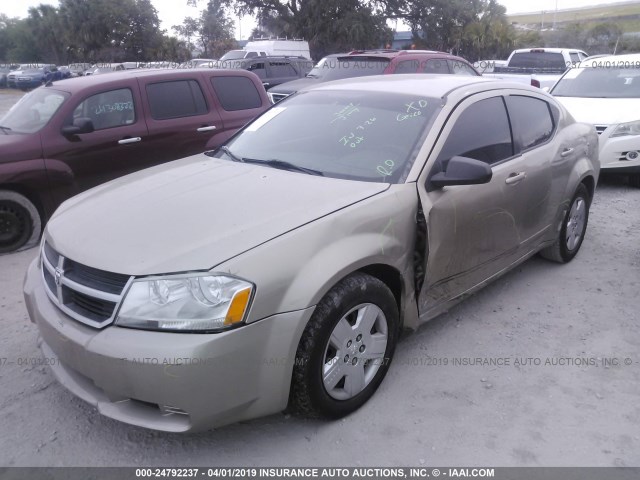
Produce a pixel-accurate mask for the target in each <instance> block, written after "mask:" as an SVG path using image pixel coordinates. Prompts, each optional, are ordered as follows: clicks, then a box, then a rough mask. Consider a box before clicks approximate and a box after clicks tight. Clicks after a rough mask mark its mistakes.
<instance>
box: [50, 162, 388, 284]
mask: <svg viewBox="0 0 640 480" xmlns="http://www.w3.org/2000/svg"><path fill="white" fill-rule="evenodd" d="M387 188H388V185H387V184H380V183H368V182H355V181H348V180H338V179H333V178H325V177H318V176H312V175H306V174H302V173H295V172H287V171H283V170H277V169H273V168H268V167H263V166H257V165H250V164H241V163H234V162H231V161H225V160H219V159H215V158H210V157H208V156H206V155H196V156H193V157H188V158H185V159H182V160H177V161H175V162H170V163H167V164H164V165H160V166H157V167H153V168H151V169H147V170H143V171H140V172H137V173H134V174H131V175H128V176H126V177H122V178H120V179H117V180H114V181H112V182H109V183H106V184H104V185H101V186H99V187H96V188H94V189H92V190H89V191H87V192H85V193H83V194H80V195H78V196H76V197H73V198H72V199H70V200H68V201H67V202H65V203H64V204H63V205H62V206H61V207H60V208H59V209H58V210H57V211H56V213H55V214H54V216H53V217H52V218H51V220H50V221H49V223H48V225H47V233H46V236H47V238H48V239H49V240H48V241H50V242H51V244H52V246H53V247H54V248H55V249H56V250H57V251H58V252H60V253H61V254H62V255H64V256H66V257H69V258H71V259H73V260H75V261H76V262H79V263H82V264H85V265H88V266H91V267H95V268H99V269H101V270H107V271H111V272H117V273H125V274H129V275H148V274H161V273H171V272H185V271H194V270H208V269H211V268H213V267H214V266H216V265H218V264H220V263H222V262H224V261H226V260H228V259H230V258H232V257H234V256H237V255H239V254H241V253H243V252H245V251H247V250H250V249H252V248H254V247H256V246H258V245H260V244H263V243H265V242H267V241H269V240H271V239H273V238H275V237H277V236H279V235H282V234H284V233H286V232H288V231H290V230H293V229H296V228H298V227H301V226H302V225H304V224H306V223H309V222H312V221H314V220H316V219H318V218H320V217H323V216H326V215H328V214H330V213H332V212H335V211H336V210H339V209H342V208H344V207H346V206H348V205H351V204H354V203H356V202H358V201H361V200H364V199H365V198H368V197H371V196H373V195H376V194H378V193H381V192H383V191H385V190H386V189H387Z"/></svg>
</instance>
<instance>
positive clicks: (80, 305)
mask: <svg viewBox="0 0 640 480" xmlns="http://www.w3.org/2000/svg"><path fill="white" fill-rule="evenodd" d="M42 277H43V280H44V283H45V285H46V291H47V294H48V296H49V298H50V299H51V301H52V302H53V303H54V304H55V305H56V306H57V307H58V308H60V310H62V311H63V312H64V313H66V314H67V315H69V316H70V317H72V318H73V319H75V320H77V321H79V322H82V323H84V324H86V325H90V326H92V327H96V328H103V327H105V326H107V325H109V324H110V323H112V322H113V320H114V317H115V314H116V312H117V308H118V305H119V304H120V302H121V301H122V298H123V294H124V292H125V291H126V288H127V286H128V284H129V282H130V281H131V280H132V278H133V277H130V276H129V275H123V274H119V273H113V272H107V271H104V270H98V269H97V268H93V267H89V266H87V265H82V264H80V263H78V262H75V261H73V260H70V259H68V258H65V257H63V256H62V255H60V254H59V253H58V252H56V251H55V249H54V248H53V247H51V245H49V244H48V243H47V242H45V244H44V248H43V254H42Z"/></svg>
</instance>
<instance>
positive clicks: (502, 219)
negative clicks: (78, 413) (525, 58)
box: [24, 75, 599, 432]
mask: <svg viewBox="0 0 640 480" xmlns="http://www.w3.org/2000/svg"><path fill="white" fill-rule="evenodd" d="M597 151H598V138H597V135H596V132H595V129H594V128H593V127H592V126H588V125H585V124H580V123H576V122H575V121H574V120H573V119H572V118H571V116H570V115H568V114H567V112H566V111H565V109H564V108H563V107H562V106H561V105H559V104H558V103H557V102H556V101H555V100H554V99H553V98H552V97H551V96H549V95H548V94H546V93H544V92H542V91H541V90H539V89H534V88H531V87H528V86H523V85H518V84H511V83H505V82H500V81H489V80H486V79H482V78H478V77H463V78H454V77H453V76H446V77H445V76H439V77H438V76H428V75H419V76H414V75H399V76H397V77H390V76H386V77H366V78H355V79H349V80H345V81H340V82H336V83H327V84H324V85H322V86H319V87H317V88H314V89H312V90H309V91H303V92H300V93H298V94H296V95H294V96H292V97H291V98H288V99H287V100H285V101H283V102H281V103H278V104H277V105H275V106H274V107H272V108H271V109H270V110H268V111H267V112H266V113H265V114H263V115H262V116H261V117H258V118H257V119H256V120H255V121H253V122H252V123H250V124H249V125H247V126H246V127H245V128H244V129H243V130H242V131H241V132H240V133H239V134H238V135H236V136H235V137H233V138H232V139H231V140H230V141H229V142H227V144H226V145H225V146H224V147H221V148H220V149H218V150H216V151H214V152H208V153H206V154H201V155H196V156H193V157H189V158H185V159H182V160H178V161H175V162H171V163H168V164H164V165H160V166H157V167H154V168H151V169H148V170H145V171H141V172H138V173H134V174H132V175H129V176H127V177H123V178H121V179H118V180H115V181H112V182H109V183H107V184H104V185H102V186H99V187H97V188H94V189H93V190H89V191H87V192H85V193H83V194H81V195H78V196H76V197H74V198H72V199H71V200H68V201H67V202H66V203H64V204H63V205H62V206H61V207H60V208H59V209H58V211H57V212H56V214H55V215H54V216H53V218H51V220H50V221H49V223H48V225H47V227H46V230H45V232H44V235H43V240H42V248H41V253H40V256H39V258H38V259H36V260H35V261H34V262H33V263H32V265H31V266H30V268H29V271H28V273H27V276H26V279H25V285H24V291H25V297H26V303H27V307H28V310H29V314H30V317H31V319H32V321H33V322H35V323H37V325H38V327H39V330H40V334H41V348H42V350H43V352H44V355H45V356H46V357H48V359H49V362H48V363H50V364H51V366H52V370H53V373H54V374H55V376H56V377H57V379H58V380H59V381H60V383H62V384H63V385H64V386H65V387H67V388H68V389H69V390H71V391H72V392H73V393H75V394H76V395H77V396H79V397H81V398H83V399H84V400H86V401H88V402H90V403H91V404H93V405H95V406H96V407H97V408H98V410H99V411H100V412H101V413H102V414H104V415H106V416H108V417H111V418H114V419H117V420H120V421H123V422H126V423H130V424H134V425H140V426H143V427H148V428H153V429H158V430H164V431H172V432H185V431H195V430H202V429H209V428H214V427H219V426H221V425H225V424H228V423H231V422H237V421H239V420H246V419H250V418H255V417H259V416H263V415H268V414H272V413H275V412H279V411H281V410H283V409H285V408H289V410H290V411H295V412H299V413H302V414H304V415H309V416H321V417H328V418H336V417H340V416H343V415H346V414H348V413H350V412H352V411H354V410H356V409H357V408H359V407H360V406H362V405H363V404H364V403H365V402H366V401H367V400H368V399H369V398H370V397H371V396H372V395H373V393H374V392H375V390H376V389H377V388H378V386H379V385H380V383H381V382H382V380H383V378H384V376H385V374H386V373H387V371H388V369H389V365H390V363H391V359H392V358H393V353H394V349H395V348H396V343H397V340H398V336H399V333H400V331H401V329H403V328H405V329H415V328H417V327H418V326H419V325H420V324H422V323H424V322H426V321H427V320H429V319H431V318H433V317H434V316H436V315H438V314H440V313H442V312H443V311H445V310H447V309H449V308H450V307H451V306H452V305H453V304H455V303H456V302H457V301H459V300H461V299H462V298H464V297H466V296H467V295H468V294H470V293H472V292H474V291H476V290H478V289H479V288H481V287H482V286H484V285H486V284H487V283H488V282H490V281H492V280H493V279H495V278H497V277H498V276H500V275H501V274H503V273H505V272H506V271H508V270H509V269H511V268H513V267H514V266H516V265H518V264H520V263H521V262H523V261H525V260H526V259H527V258H529V257H531V256H532V255H535V254H536V253H538V252H541V253H542V255H543V256H545V257H547V258H550V259H552V260H555V261H558V262H568V261H570V260H571V259H572V258H573V257H574V256H575V255H576V254H577V253H578V250H579V249H580V245H581V244H582V241H583V239H584V236H585V232H586V228H587V219H588V214H589V204H590V202H591V199H592V198H593V194H594V189H595V185H596V183H597V180H598V174H599V163H598V158H597Z"/></svg>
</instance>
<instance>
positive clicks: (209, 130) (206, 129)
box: [197, 125, 216, 132]
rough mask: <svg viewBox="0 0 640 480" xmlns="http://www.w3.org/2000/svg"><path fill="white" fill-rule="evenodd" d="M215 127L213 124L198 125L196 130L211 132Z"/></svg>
mask: <svg viewBox="0 0 640 480" xmlns="http://www.w3.org/2000/svg"><path fill="white" fill-rule="evenodd" d="M215 129H216V126H215V125H211V126H210V127H200V128H198V130H197V131H198V132H211V131H213V130H215Z"/></svg>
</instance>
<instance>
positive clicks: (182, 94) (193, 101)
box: [147, 80, 207, 120]
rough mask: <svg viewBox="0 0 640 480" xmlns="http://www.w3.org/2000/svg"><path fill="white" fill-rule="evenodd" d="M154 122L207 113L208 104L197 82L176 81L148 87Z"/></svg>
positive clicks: (153, 84)
mask: <svg viewBox="0 0 640 480" xmlns="http://www.w3.org/2000/svg"><path fill="white" fill-rule="evenodd" d="M147 97H148V98H149V106H150V108H151V117H152V118H153V119H154V120H167V119H170V118H180V117H191V116H195V115H204V114H205V113H207V102H206V101H205V99H204V94H203V93H202V89H201V88H200V84H199V83H198V82H197V81H196V80H176V81H172V82H161V83H152V84H150V85H147Z"/></svg>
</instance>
